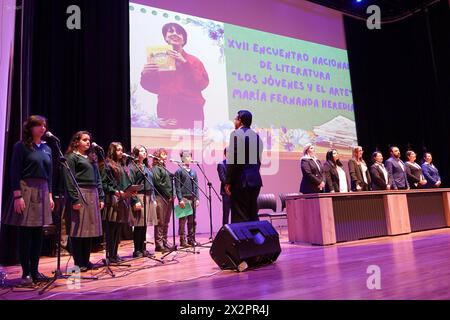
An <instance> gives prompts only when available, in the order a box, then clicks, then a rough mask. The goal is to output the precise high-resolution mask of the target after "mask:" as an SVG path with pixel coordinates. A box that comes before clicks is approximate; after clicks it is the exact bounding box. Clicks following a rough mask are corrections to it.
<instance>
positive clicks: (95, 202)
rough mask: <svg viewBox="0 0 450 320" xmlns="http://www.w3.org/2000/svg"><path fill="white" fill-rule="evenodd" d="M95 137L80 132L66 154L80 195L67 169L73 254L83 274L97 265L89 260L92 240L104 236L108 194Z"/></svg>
mask: <svg viewBox="0 0 450 320" xmlns="http://www.w3.org/2000/svg"><path fill="white" fill-rule="evenodd" d="M91 141H92V135H91V134H90V133H89V132H88V131H78V132H77V133H75V134H74V135H73V136H72V139H71V140H70V145H69V147H68V148H67V151H66V159H67V164H68V165H69V168H70V170H71V171H72V173H73V175H74V177H75V180H76V182H77V183H78V185H79V187H80V191H81V194H82V195H83V198H84V199H85V200H86V202H83V201H82V198H81V196H80V194H78V191H77V188H76V187H75V184H74V182H73V181H72V178H71V176H70V173H69V172H68V171H67V169H65V170H64V180H65V183H66V190H67V194H68V196H69V199H70V206H71V207H69V208H70V209H69V210H68V212H69V213H68V215H67V218H68V220H69V221H70V222H71V223H70V231H69V235H70V243H71V252H72V256H73V259H74V262H75V265H76V266H78V267H79V268H80V271H81V272H86V271H87V270H92V269H93V268H94V265H93V264H92V263H91V262H90V261H89V257H90V254H91V249H92V238H95V237H100V236H102V234H103V230H102V217H101V213H100V210H102V209H103V207H104V204H105V203H104V202H105V194H104V192H103V187H102V180H101V177H100V172H99V169H98V165H97V156H96V154H95V151H94V150H93V148H91Z"/></svg>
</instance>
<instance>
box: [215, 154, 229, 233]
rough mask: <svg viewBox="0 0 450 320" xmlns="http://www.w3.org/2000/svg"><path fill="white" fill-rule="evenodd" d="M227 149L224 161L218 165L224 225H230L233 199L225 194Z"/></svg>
mask: <svg viewBox="0 0 450 320" xmlns="http://www.w3.org/2000/svg"><path fill="white" fill-rule="evenodd" d="M227 149H228V148H225V149H224V150H223V156H224V158H225V159H224V160H223V161H222V162H221V163H218V164H217V173H218V175H219V179H220V195H221V196H222V225H226V224H228V223H230V222H229V221H230V211H231V199H230V196H229V195H227V193H226V192H225V182H226V179H227Z"/></svg>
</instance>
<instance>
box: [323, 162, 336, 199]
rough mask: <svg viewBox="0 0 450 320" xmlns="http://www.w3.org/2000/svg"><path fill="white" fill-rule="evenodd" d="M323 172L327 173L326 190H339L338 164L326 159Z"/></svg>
mask: <svg viewBox="0 0 450 320" xmlns="http://www.w3.org/2000/svg"><path fill="white" fill-rule="evenodd" d="M323 172H324V175H325V192H332V191H334V192H339V190H340V187H339V173H338V171H337V168H336V166H334V165H333V164H332V163H330V162H329V161H326V162H325V163H324V164H323Z"/></svg>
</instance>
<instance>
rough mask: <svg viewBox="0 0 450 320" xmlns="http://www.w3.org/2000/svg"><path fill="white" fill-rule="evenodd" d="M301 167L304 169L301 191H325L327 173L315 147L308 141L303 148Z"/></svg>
mask: <svg viewBox="0 0 450 320" xmlns="http://www.w3.org/2000/svg"><path fill="white" fill-rule="evenodd" d="M300 168H301V170H302V181H301V183H300V192H301V193H304V194H308V193H319V192H324V190H325V174H324V171H323V167H322V164H321V163H320V160H319V159H317V157H316V151H315V148H314V146H313V145H312V144H311V143H307V144H306V145H305V147H304V148H303V157H302V158H301V160H300Z"/></svg>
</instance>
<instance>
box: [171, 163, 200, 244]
mask: <svg viewBox="0 0 450 320" xmlns="http://www.w3.org/2000/svg"><path fill="white" fill-rule="evenodd" d="M175 163H176V164H177V165H178V167H179V168H180V169H181V170H183V171H184V172H186V174H187V175H188V176H189V178H190V179H191V190H190V193H191V195H192V196H193V197H194V201H193V204H192V210H193V213H192V214H193V215H194V219H195V214H196V213H197V207H196V203H195V202H196V201H197V195H196V194H195V193H194V192H193V190H194V185H195V186H196V187H197V189H198V190H200V191H201V192H202V193H203V195H204V196H205V197H206V198H208V196H207V195H206V193H205V191H203V189H202V188H200V186H199V185H198V183H197V182H196V181H195V180H194V178H193V177H192V176H191V175H190V173H189V171H187V169H186V168H185V167H183V166H182V165H181V164H182V163H179V162H175ZM178 181H179V180H178ZM179 182H180V183H181V181H179ZM194 223H195V221H194ZM194 237H195V234H194ZM196 246H197V244H196V241H195V240H194V246H193V247H194V252H193V253H200V252H199V251H197V252H196V251H195V247H196ZM200 246H201V245H200Z"/></svg>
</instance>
